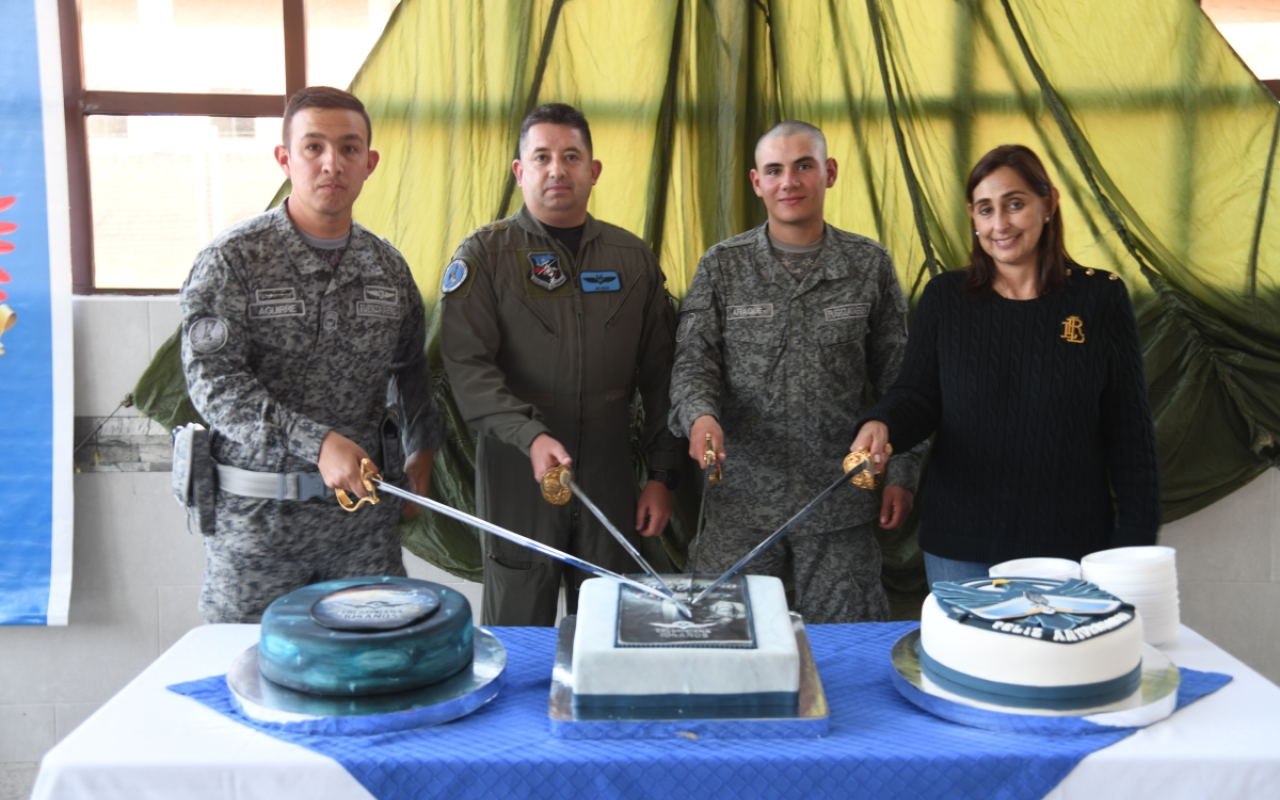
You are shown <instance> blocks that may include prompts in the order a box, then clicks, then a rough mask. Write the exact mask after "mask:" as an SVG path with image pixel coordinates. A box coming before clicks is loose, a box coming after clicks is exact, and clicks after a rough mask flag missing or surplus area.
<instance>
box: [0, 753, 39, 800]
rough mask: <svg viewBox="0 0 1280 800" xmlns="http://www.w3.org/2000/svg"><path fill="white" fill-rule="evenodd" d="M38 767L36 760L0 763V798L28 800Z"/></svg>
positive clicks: (5, 799)
mask: <svg viewBox="0 0 1280 800" xmlns="http://www.w3.org/2000/svg"><path fill="white" fill-rule="evenodd" d="M39 768H40V763H39V762H38V761H14V762H10V763H8V764H0V800H28V798H30V797H31V788H32V787H33V786H35V783H36V772H37V770H39Z"/></svg>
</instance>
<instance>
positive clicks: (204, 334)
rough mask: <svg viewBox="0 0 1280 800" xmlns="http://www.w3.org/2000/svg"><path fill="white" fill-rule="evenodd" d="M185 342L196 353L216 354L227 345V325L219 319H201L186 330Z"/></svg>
mask: <svg viewBox="0 0 1280 800" xmlns="http://www.w3.org/2000/svg"><path fill="white" fill-rule="evenodd" d="M187 341H188V342H190V343H191V349H192V350H195V351H196V352H197V353H216V352H218V351H219V350H221V349H222V348H223V347H225V346H226V344H227V323H226V322H224V321H223V320H222V319H221V318H219V317H201V318H200V319H198V320H196V321H195V322H193V323H191V327H190V328H188V329H187Z"/></svg>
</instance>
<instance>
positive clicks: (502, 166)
mask: <svg viewBox="0 0 1280 800" xmlns="http://www.w3.org/2000/svg"><path fill="white" fill-rule="evenodd" d="M351 90H352V91H353V92H354V93H355V94H357V95H358V96H360V97H361V99H363V100H364V102H365V103H366V104H367V105H368V109H369V112H370V114H371V116H372V118H373V125H374V128H375V130H376V132H377V135H376V137H375V139H374V141H375V143H376V145H377V149H378V150H380V151H381V153H382V162H381V164H380V166H379V169H378V171H377V172H376V173H375V174H374V175H373V177H372V178H371V179H370V181H369V182H368V183H367V184H366V186H365V189H364V194H363V195H362V196H361V198H360V200H359V202H358V203H357V205H356V217H357V219H359V220H360V221H361V222H362V223H363V224H364V225H366V226H368V227H369V228H371V229H372V230H374V231H376V232H377V233H379V234H381V235H383V236H386V237H387V238H388V239H390V241H392V242H393V243H394V244H395V245H396V246H397V247H399V248H400V249H401V250H402V251H403V252H404V254H405V256H406V257H407V258H408V260H409V263H410V264H411V265H412V266H413V269H414V274H415V276H416V278H417V279H418V281H419V283H420V285H421V286H422V287H423V294H424V297H425V298H426V301H427V303H428V305H429V306H431V307H434V306H435V304H436V303H437V301H438V297H439V284H440V279H441V274H442V271H443V268H444V266H445V265H446V264H447V263H448V262H449V259H450V255H451V254H452V252H453V249H454V248H455V247H456V246H457V244H458V242H459V241H461V239H462V238H463V237H464V236H466V234H467V233H468V232H470V231H471V230H472V229H474V228H475V227H477V226H479V225H482V224H484V223H487V222H489V221H491V220H494V219H496V218H498V217H501V216H504V215H506V214H509V213H511V212H513V211H514V210H515V209H517V208H518V207H519V204H520V199H521V196H520V193H519V190H518V187H516V186H515V183H514V179H513V176H512V174H511V161H512V159H513V158H514V156H515V153H516V136H517V132H518V129H519V125H520V121H521V119H522V118H523V116H524V115H525V113H526V112H527V111H528V110H529V109H531V108H533V107H534V106H536V105H538V104H540V103H544V102H551V101H560V102H567V103H572V104H573V105H575V106H578V107H579V108H581V109H582V110H583V111H585V113H586V115H587V117H588V119H589V120H590V122H591V127H592V136H593V140H594V148H595V157H596V158H598V159H600V160H601V161H602V162H603V164H604V172H603V174H602V176H601V178H600V181H599V183H598V185H597V186H596V187H595V190H594V192H593V193H592V196H591V205H590V210H591V213H592V214H594V215H595V216H597V217H599V218H601V219H605V220H608V221H610V222H613V223H615V224H618V225H621V226H622V227H624V228H627V229H628V230H631V231H634V232H635V233H637V234H639V235H640V236H642V237H644V238H645V239H646V240H647V241H648V242H649V244H650V245H651V246H652V247H653V249H654V251H655V252H656V253H657V254H658V256H659V259H660V261H661V263H662V267H663V269H664V271H665V273H666V276H667V285H668V288H669V289H670V290H671V292H672V294H674V295H675V296H676V297H677V298H680V297H683V295H684V293H685V292H686V290H687V288H688V286H689V283H690V280H691V279H692V277H693V272H694V269H695V267H696V265H697V263H698V258H699V257H700V256H701V254H702V253H703V251H704V250H705V249H706V248H707V247H709V246H710V245H712V244H714V243H716V242H718V241H720V240H721V239H724V238H726V237H728V236H731V235H733V234H736V233H739V232H741V231H743V230H745V229H747V228H749V227H751V226H753V225H756V224H759V223H760V222H761V221H762V220H763V215H764V210H763V207H762V206H761V205H760V203H759V201H758V199H757V198H756V197H755V196H754V194H753V192H752V190H751V188H750V182H749V179H748V171H749V169H750V168H751V167H752V166H753V164H752V154H753V148H754V145H755V141H756V139H757V137H758V136H759V135H760V134H761V133H763V132H764V131H765V130H766V129H768V128H769V127H770V126H771V125H772V124H774V123H775V122H777V121H779V120H781V119H786V118H798V119H803V120H806V121H809V122H812V123H813V124H815V125H818V126H819V127H820V128H822V129H823V131H824V132H825V133H826V136H827V141H828V144H829V150H830V155H831V156H833V157H834V158H836V159H837V161H838V162H839V179H838V181H837V182H836V185H835V187H834V188H833V189H831V190H830V191H829V192H828V193H827V200H826V203H827V205H826V212H827V219H828V221H829V222H831V223H832V224H833V225H836V226H838V227H841V228H845V229H848V230H852V231H857V232H859V233H863V234H865V235H868V236H871V237H873V238H875V239H878V240H879V241H881V242H883V243H884V244H885V245H886V246H887V247H888V249H889V251H890V253H891V254H892V255H893V258H894V261H895V263H896V264H897V268H898V275H899V278H900V279H901V282H902V286H903V289H904V291H905V292H906V293H907V295H908V297H909V298H910V299H911V300H912V302H913V303H914V300H915V299H916V298H917V297H918V295H919V293H920V291H921V290H922V288H923V285H924V282H925V281H927V279H928V278H929V277H930V276H931V275H933V274H935V273H937V272H939V271H941V270H950V269H957V268H960V267H962V266H964V264H965V263H966V261H967V256H968V250H969V241H970V237H971V232H970V223H969V219H968V216H967V214H966V210H965V197H964V181H965V178H966V176H967V174H968V171H969V169H970V168H971V166H972V165H973V163H974V162H975V161H976V160H977V159H978V158H979V157H980V156H981V155H982V154H983V153H985V152H986V151H987V150H989V149H991V148H992V147H995V146H996V145H999V144H1005V143H1014V142H1016V143H1022V144H1026V145H1028V146H1030V147H1031V148H1032V149H1034V150H1036V151H1037V152H1038V153H1039V154H1040V155H1041V157H1042V158H1043V159H1044V161H1045V164H1046V166H1047V167H1048V168H1049V172H1050V175H1051V177H1052V178H1053V180H1054V182H1055V183H1056V185H1057V186H1058V188H1059V190H1060V191H1061V193H1062V213H1063V217H1064V222H1065V225H1066V234H1067V245H1068V250H1069V252H1070V253H1071V254H1072V256H1073V257H1074V258H1075V259H1076V260H1077V261H1079V262H1080V263H1082V264H1084V265H1086V266H1094V267H1101V268H1105V269H1108V270H1112V271H1114V272H1117V273H1119V275H1120V276H1121V277H1122V278H1123V279H1124V280H1125V282H1126V285H1127V286H1128V287H1129V290H1130V293H1131V294H1132V297H1133V300H1134V303H1135V306H1136V308H1137V310H1138V314H1139V324H1140V327H1141V331H1142V336H1143V341H1144V350H1145V354H1146V361H1147V380H1148V383H1149V386H1150V389H1151V398H1152V405H1153V409H1154V412H1155V421H1156V431H1157V435H1158V439H1159V449H1160V456H1161V464H1162V470H1163V481H1164V489H1163V491H1164V509H1165V519H1166V521H1169V520H1173V519H1177V518H1179V517H1182V516H1185V515H1187V514H1189V513H1191V512H1193V511H1195V510H1197V509H1200V508H1203V507H1204V506H1206V505H1208V504H1210V503H1212V502H1213V501H1215V500H1217V499H1219V498H1221V497H1223V496H1225V495H1227V494H1229V493H1230V492H1232V491H1234V490H1236V489H1237V488H1239V487H1240V486H1242V485H1244V484H1245V483H1247V482H1248V481H1250V480H1251V479H1252V478H1254V477H1256V476H1257V475H1258V474H1259V473H1261V472H1262V471H1263V470H1265V469H1266V468H1268V467H1269V466H1273V465H1275V464H1276V463H1277V458H1278V457H1280V445H1278V444H1277V434H1278V432H1280V293H1278V292H1277V279H1278V278H1280V232H1278V231H1277V225H1276V223H1275V222H1274V220H1275V219H1276V214H1277V213H1280V209H1277V208H1275V206H1276V204H1277V202H1280V181H1276V180H1273V173H1274V171H1275V170H1274V167H1275V160H1276V150H1277V138H1278V136H1280V104H1277V102H1276V99H1275V98H1274V97H1272V96H1271V94H1270V93H1269V92H1268V91H1267V90H1266V88H1264V87H1263V86H1262V85H1261V84H1260V83H1259V82H1258V81H1257V80H1256V79H1255V78H1254V76H1253V75H1251V74H1250V72H1249V71H1248V69H1247V68H1246V67H1245V66H1244V65H1243V64H1242V63H1241V62H1240V60H1239V59H1238V58H1237V57H1236V55H1235V54H1234V53H1233V52H1232V50H1231V48H1230V47H1229V46H1228V45H1227V44H1226V42H1225V41H1224V40H1223V39H1222V38H1221V36H1220V35H1219V34H1218V32H1217V30H1216V29H1215V28H1214V27H1213V25H1212V23H1211V22H1210V21H1209V20H1208V18H1207V17H1205V16H1204V14H1203V13H1202V12H1201V11H1200V9H1199V8H1198V6H1197V5H1196V4H1195V3H1192V2H1190V0H1184V1H1183V2H1170V3H1155V4H1152V3H1142V4H1133V3H1110V2H1097V1H1096V0H1094V1H1092V2H1072V3H1062V2H1049V1H1048V0H1043V1H1039V0H865V2H859V1H858V0H853V1H852V2H841V3H836V2H829V1H828V2H821V1H819V0H633V2H629V3H605V2H598V1H597V0H476V2H471V3H451V2H447V0H405V2H402V3H401V4H400V6H399V7H398V8H397V9H396V11H395V13H394V15H393V16H392V19H391V22H390V23H389V24H388V26H387V29H386V31H385V32H384V34H383V36H382V38H381V40H380V41H379V42H378V44H377V45H376V46H375V47H374V49H373V51H372V53H371V54H370V55H369V58H368V60H367V61H366V63H365V65H364V67H363V68H362V70H361V71H360V73H359V74H358V75H357V77H356V79H355V81H354V82H353V83H352V85H351ZM1269 211H1270V214H1271V219H1272V220H1273V221H1272V223H1271V224H1267V222H1266V221H1267V215H1268V212H1269ZM433 347H434V345H433ZM166 354H167V355H166ZM432 355H433V366H434V367H435V368H436V369H437V372H436V381H437V396H438V398H439V399H440V400H441V402H443V403H445V404H446V405H447V407H448V408H449V409H450V419H451V420H452V422H453V437H452V438H451V440H450V442H449V444H448V446H447V447H446V449H445V452H444V453H442V454H441V456H440V458H439V460H437V468H436V472H435V476H436V477H435V483H436V485H435V486H434V487H433V495H435V496H437V497H438V498H440V499H442V500H445V501H446V502H449V503H451V504H452V505H456V506H459V507H462V508H468V509H469V508H471V507H472V502H473V496H472V488H471V485H472V478H473V465H474V442H473V434H472V433H471V432H470V431H469V430H467V428H466V427H465V425H464V424H463V423H462V422H461V419H460V417H459V415H458V414H457V411H456V409H455V408H453V404H452V399H451V397H450V396H449V393H448V390H447V387H446V385H445V383H444V380H443V375H442V372H441V371H440V370H439V359H438V356H437V354H436V353H434V352H433V354H432ZM161 358H163V359H167V361H165V362H164V364H157V365H153V367H152V369H151V370H149V371H148V373H147V375H146V376H145V377H144V379H143V381H142V383H141V384H140V385H139V391H138V392H135V395H136V396H137V397H154V398H157V402H156V404H155V405H154V407H152V408H150V409H147V411H148V413H150V414H151V415H152V416H155V417H156V418H157V419H161V420H162V421H166V422H167V423H168V424H173V423H174V422H177V421H181V419H180V417H181V416H182V414H183V413H190V412H189V404H188V405H187V406H186V408H187V409H188V411H187V412H180V411H178V410H177V409H178V403H179V402H180V401H181V400H183V399H185V398H184V396H183V393H182V392H181V389H180V382H181V375H180V372H179V371H178V370H177V368H176V366H175V361H174V352H173V348H169V349H168V350H162V354H161ZM175 381H176V382H177V383H178V386H179V388H178V389H174V383H175ZM165 387H167V389H166V388H165ZM852 434H853V432H852V431H850V436H851V437H852ZM695 469H696V467H694V466H693V465H692V462H691V463H690V466H689V470H688V474H687V475H686V481H685V485H686V487H689V486H692V487H694V490H693V491H683V492H682V496H681V502H680V509H679V513H678V514H677V517H676V520H675V522H674V524H673V529H672V531H671V532H670V533H669V534H668V536H667V537H666V545H667V551H668V553H669V554H670V555H671V557H672V560H673V561H674V562H675V564H676V565H677V566H679V565H682V564H683V563H684V556H683V550H684V547H685V545H686V543H687V538H688V534H689V533H690V528H691V527H692V524H693V519H694V518H696V501H697V492H696V486H697V483H698V481H697V480H696V478H697V474H696V473H695V472H694V470H695ZM975 469H981V465H975ZM641 474H643V473H641ZM926 490H927V489H926ZM917 505H918V504H917ZM404 535H405V542H406V545H407V546H408V547H409V548H410V549H411V550H413V551H414V552H416V553H418V554H419V555H421V556H423V557H425V558H427V559H428V560H429V561H432V562H434V563H436V564H438V565H440V566H441V567H443V568H445V569H447V570H449V571H451V572H453V573H454V574H457V575H461V576H464V577H468V578H472V579H476V578H478V576H479V564H480V551H479V547H478V544H477V540H476V538H475V536H474V534H473V533H472V532H470V531H469V530H467V529H465V528H463V527H461V526H457V525H455V524H454V523H452V522H451V521H448V520H442V519H440V518H438V517H433V516H432V515H426V514H424V515H421V517H420V518H419V521H418V522H417V523H415V524H414V525H412V526H408V527H406V528H405V529H404ZM882 545H883V546H884V548H885V565H886V566H885V574H886V583H887V584H888V585H889V586H890V588H891V589H892V590H896V591H897V592H898V593H899V596H901V593H902V592H908V591H912V590H918V589H919V588H920V585H921V578H922V573H921V571H920V569H919V556H918V548H916V545H915V539H914V534H913V533H911V532H901V531H895V532H885V535H884V537H883V538H882Z"/></svg>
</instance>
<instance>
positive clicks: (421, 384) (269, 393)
mask: <svg viewBox="0 0 1280 800" xmlns="http://www.w3.org/2000/svg"><path fill="white" fill-rule="evenodd" d="M371 136H372V130H371V126H370V124H369V117H368V115H367V114H365V112H364V106H363V105H362V104H361V103H360V101H359V100H357V99H356V98H355V97H353V96H351V95H349V94H347V93H346V92H342V91H339V90H337V89H328V88H324V87H317V88H310V89H304V90H303V91H301V92H299V93H298V94H296V95H294V97H293V98H292V99H291V100H290V102H289V106H288V108H287V109H286V110H285V116H284V141H285V144H284V145H281V146H279V147H277V148H276V153H275V154H276V160H277V161H278V162H279V163H280V166H281V168H282V169H283V170H284V173H285V174H286V175H287V176H289V178H290V179H291V180H292V182H293V193H292V194H291V195H290V196H289V198H288V199H286V200H285V202H284V203H282V204H281V205H280V206H279V207H278V208H276V209H273V210H271V211H268V212H267V213H265V214H261V215H259V216H257V217H254V218H253V219H250V220H247V221H245V222H243V223H240V224H239V225H235V226H233V227H232V228H230V229H228V230H227V231H224V232H223V233H222V234H221V235H219V236H218V237H217V238H216V239H214V241H213V242H212V243H211V244H210V245H209V246H208V247H207V248H205V250H204V252H202V253H201V254H200V255H199V256H198V257H197V258H196V262H195V266H194V267H193V268H192V270H191V275H190V277H188V278H187V282H186V284H185V285H184V286H183V288H182V295H181V307H182V314H183V323H182V362H183V368H184V370H185V372H186V377H187V388H188V390H189V392H190V394H191V400H192V402H193V403H194V404H195V407H196V410H197V411H199V412H200V414H201V415H202V416H203V417H204V418H205V420H207V421H208V423H209V426H210V447H211V450H212V454H213V458H214V460H215V461H216V462H217V463H218V465H219V466H218V475H219V483H220V488H219V491H218V494H217V500H216V533H215V535H213V536H211V537H209V538H208V539H206V542H205V543H206V554H207V559H206V563H205V574H204V585H203V587H202V589H201V594H200V610H201V613H202V614H203V615H204V618H205V621H206V622H256V621H258V620H259V619H260V617H261V614H262V612H263V610H264V609H265V608H266V606H267V605H268V604H269V603H270V602H271V601H272V600H274V599H275V598H276V597H278V596H280V595H282V594H284V593H286V592H289V591H292V590H294V589H297V588H299V587H302V586H305V585H307V584H310V583H315V582H317V581H323V580H330V579H335V578H343V577H352V576H358V575H404V574H405V572H404V564H403V562H402V561H401V556H400V537H399V532H398V529H397V526H396V517H397V512H398V510H399V508H400V503H398V502H397V501H396V500H395V499H393V498H390V497H388V498H385V499H384V500H383V501H382V503H381V504H380V505H376V506H372V507H365V508H361V509H360V510H359V511H358V512H356V513H348V512H346V511H343V510H342V508H341V507H340V506H339V505H338V503H337V501H336V499H335V497H334V493H333V489H335V488H341V489H345V490H346V491H347V492H348V493H351V494H355V495H361V496H362V495H364V494H365V491H364V488H363V486H362V485H361V483H360V480H359V478H360V461H361V459H362V458H365V457H370V456H371V457H372V459H373V461H374V462H375V464H377V465H380V466H381V467H383V468H384V469H385V470H386V472H385V473H384V477H387V478H388V479H392V478H395V477H397V476H398V475H400V473H401V468H402V466H403V469H404V473H405V475H406V477H407V479H408V484H409V485H410V486H411V487H412V488H413V490H414V491H417V492H419V493H423V494H425V493H426V491H427V485H428V483H429V482H430V479H431V462H432V454H433V451H434V449H435V448H436V447H437V446H438V445H439V444H440V442H441V441H442V437H443V425H442V424H441V423H442V420H441V418H440V415H439V413H438V411H437V409H436V406H435V403H434V401H433V400H432V399H431V380H430V374H429V373H428V370H427V364H426V359H425V357H424V353H423V345H424V342H425V337H426V322H425V319H424V312H423V307H422V298H421V297H420V295H419V294H418V289H417V286H416V285H415V284H414V282H413V277H412V275H410V273H409V268H408V265H407V264H405V261H404V258H403V257H401V255H400V253H399V252H397V251H396V249H395V248H394V247H392V246H391V245H390V244H388V243H387V242H386V241H384V240H382V239H380V238H378V237H376V236H374V235H373V234H371V233H370V232H369V231H368V230H366V229H365V228H363V227H361V226H359V225H357V224H355V223H353V222H352V219H351V207H352V204H354V203H355V200H356V198H357V197H358V196H359V195H360V190H361V188H362V187H363V185H364V181H365V179H366V178H367V177H368V176H369V173H371V172H372V171H373V169H374V167H375V166H376V165H377V163H378V154H377V152H375V151H373V150H370V149H369V142H370V139H371ZM389 399H392V400H394V401H395V403H396V404H397V405H398V406H399V417H400V419H399V426H398V427H399V428H400V430H399V431H397V430H396V428H397V425H396V422H395V420H393V419H389V413H388V406H387V404H388V400H389ZM402 447H403V448H404V450H401V448H402ZM403 452H409V453H410V454H411V455H410V456H409V458H408V460H407V462H405V461H404V459H403ZM264 480H265V482H266V483H267V484H271V486H272V487H273V488H274V487H275V486H277V485H278V486H279V493H276V492H275V491H261V489H262V487H263V485H264V484H263V481H264ZM326 487H328V488H326ZM233 490H234V491H235V492H236V493H233ZM281 497H283V498H286V499H280V498H281Z"/></svg>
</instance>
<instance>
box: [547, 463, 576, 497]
mask: <svg viewBox="0 0 1280 800" xmlns="http://www.w3.org/2000/svg"><path fill="white" fill-rule="evenodd" d="M571 483H573V473H572V472H570V471H569V468H568V467H566V466H565V465H564V464H560V465H558V466H554V467H552V468H551V469H549V470H547V471H546V472H544V473H542V499H543V500H546V501H547V502H548V503H550V504H551V505H553V506H562V505H564V504H565V503H567V502H569V498H570V497H573V490H572V489H571V488H569V484H571Z"/></svg>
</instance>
